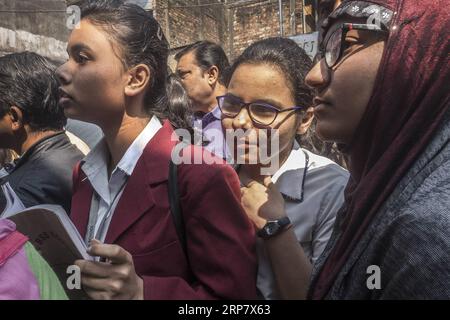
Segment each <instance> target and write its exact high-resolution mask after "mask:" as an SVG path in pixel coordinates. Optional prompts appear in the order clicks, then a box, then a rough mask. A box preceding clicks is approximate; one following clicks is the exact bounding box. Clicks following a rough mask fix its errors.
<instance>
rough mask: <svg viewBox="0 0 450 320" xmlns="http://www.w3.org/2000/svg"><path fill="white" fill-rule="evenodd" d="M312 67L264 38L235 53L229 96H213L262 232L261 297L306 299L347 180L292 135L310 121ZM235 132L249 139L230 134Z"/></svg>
mask: <svg viewBox="0 0 450 320" xmlns="http://www.w3.org/2000/svg"><path fill="white" fill-rule="evenodd" d="M310 68H311V60H310V59H309V57H308V56H307V55H306V53H305V52H304V51H303V49H301V48H300V47H299V46H298V45H297V44H296V43H295V42H294V41H292V40H289V39H283V38H271V39H267V40H262V41H259V42H256V43H254V44H253V45H251V46H250V47H248V48H247V49H246V50H245V51H244V52H243V53H242V55H241V56H240V57H239V58H237V60H236V61H235V63H234V65H233V66H232V68H231V73H230V77H231V78H230V83H229V90H228V93H227V94H226V95H225V96H221V97H218V98H217V99H218V103H219V107H220V109H221V111H222V115H223V116H222V124H223V128H224V130H225V134H226V137H227V142H228V143H229V147H230V151H232V152H233V159H232V161H233V163H234V164H235V165H236V168H237V172H238V173H239V177H240V180H241V185H242V205H243V206H244V208H245V210H246V212H247V215H248V217H249V218H250V220H251V221H252V222H253V225H254V227H255V229H256V230H257V233H258V236H259V237H258V239H257V249H258V258H259V268H258V269H259V270H258V278H257V287H258V290H259V293H260V295H261V296H262V297H264V298H266V299H280V298H287V299H298V298H304V297H305V295H306V289H307V287H308V284H309V271H310V269H311V264H312V263H314V261H315V260H317V258H318V257H319V256H320V254H321V253H322V251H323V249H324V247H325V245H326V243H327V240H328V238H329V236H330V233H331V230H332V225H333V222H334V217H335V214H336V212H337V210H338V209H339V207H340V205H341V204H342V202H343V189H344V186H345V184H346V183H347V179H348V175H347V172H346V171H345V170H344V169H342V168H341V167H339V166H338V165H337V164H335V163H334V162H332V161H331V160H329V159H326V158H323V157H320V156H318V155H316V154H313V153H311V152H309V151H308V150H306V149H303V148H302V147H301V146H300V145H299V144H298V143H297V142H296V140H295V137H296V135H297V134H301V135H304V134H306V132H307V131H308V128H309V126H310V124H311V121H312V119H313V115H312V108H310V106H311V105H312V94H311V92H310V90H309V89H308V88H307V86H306V85H305V83H304V78H305V76H306V73H307V72H308V70H309V69H310ZM239 131H240V132H241V133H245V134H246V136H237V135H236V138H234V137H233V136H232V134H236V133H237V132H239ZM255 137H259V138H260V139H257V138H255ZM264 137H267V141H265V140H264ZM274 140H276V142H278V145H275V146H274V145H272V142H273V141H274ZM263 149H264V150H263ZM265 149H269V150H267V154H268V155H269V157H268V159H265V155H266V151H265ZM252 151H256V155H255V153H254V152H252ZM261 151H264V152H261ZM266 160H270V161H266Z"/></svg>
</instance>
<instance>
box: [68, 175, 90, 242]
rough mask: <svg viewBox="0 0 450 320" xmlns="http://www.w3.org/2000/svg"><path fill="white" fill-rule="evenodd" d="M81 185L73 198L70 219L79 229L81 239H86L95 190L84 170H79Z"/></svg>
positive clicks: (78, 184) (78, 185)
mask: <svg viewBox="0 0 450 320" xmlns="http://www.w3.org/2000/svg"><path fill="white" fill-rule="evenodd" d="M78 181H79V183H77V186H76V187H77V189H76V192H75V193H74V194H73V196H72V207H71V210H70V219H71V220H72V222H73V224H74V225H75V227H76V228H77V230H78V232H79V233H80V235H81V237H82V238H83V239H84V237H85V235H86V229H87V225H88V220H89V211H90V208H91V201H92V195H93V193H94V189H93V188H92V186H91V184H90V183H89V180H88V179H87V177H86V175H85V174H84V172H83V171H82V170H79V177H78Z"/></svg>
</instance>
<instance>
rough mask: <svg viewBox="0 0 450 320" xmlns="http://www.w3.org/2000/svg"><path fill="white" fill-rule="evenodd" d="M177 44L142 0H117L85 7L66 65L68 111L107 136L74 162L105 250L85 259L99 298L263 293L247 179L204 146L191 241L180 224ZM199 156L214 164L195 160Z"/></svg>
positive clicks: (188, 168)
mask: <svg viewBox="0 0 450 320" xmlns="http://www.w3.org/2000/svg"><path fill="white" fill-rule="evenodd" d="M168 52H169V51H168V43H167V41H166V39H165V37H164V34H163V32H162V30H161V28H160V26H159V25H158V23H157V22H156V20H155V19H154V18H153V17H152V15H151V14H150V13H149V12H146V11H145V10H143V9H142V8H140V7H138V6H136V5H131V4H122V1H112V0H109V1H108V0H106V1H84V3H83V5H82V6H81V22H80V24H79V26H78V28H75V29H74V30H73V31H72V33H71V35H70V38H69V42H68V54H69V60H68V61H67V62H66V63H65V64H64V65H62V66H61V67H60V68H59V69H58V71H57V74H58V77H59V79H60V81H61V88H60V90H61V99H60V103H61V104H62V105H63V106H64V109H65V113H66V115H67V116H68V117H70V118H74V119H79V120H83V121H88V122H92V123H95V124H97V125H98V126H100V127H101V128H102V130H103V133H104V135H105V137H104V138H103V139H102V140H101V141H100V143H99V144H98V145H97V146H96V147H95V148H94V149H93V150H92V151H91V153H90V154H89V155H88V156H87V157H86V158H85V159H84V160H83V161H82V162H81V163H80V164H79V165H78V166H77V168H76V170H75V173H74V195H73V199H72V210H71V218H72V220H73V222H74V224H75V225H76V227H77V228H78V230H79V232H80V234H81V235H82V236H83V237H84V239H85V241H86V243H87V244H88V245H89V249H88V253H89V254H90V255H91V256H94V257H97V259H96V260H97V261H86V260H81V261H76V265H78V266H79V267H80V269H81V284H82V287H83V289H84V290H85V291H86V293H87V294H88V295H89V296H90V297H91V298H93V299H210V298H225V299H251V298H254V297H255V296H256V289H255V288H256V284H255V279H256V258H255V253H254V231H253V229H252V226H251V224H250V223H249V221H248V220H247V218H246V215H245V213H244V212H243V209H242V208H241V206H240V186H239V180H238V178H237V176H236V174H235V173H234V171H233V170H232V169H231V167H229V166H227V165H226V164H224V163H223V162H222V161H221V160H219V159H215V158H213V157H212V155H211V154H209V153H207V151H204V150H203V149H201V148H199V147H194V146H189V147H186V148H185V149H184V153H183V156H185V159H187V160H188V161H185V162H184V163H182V164H180V165H178V167H177V174H178V178H177V181H178V183H177V185H178V189H179V203H180V205H181V210H182V213H183V218H184V230H185V234H186V240H187V241H186V244H187V245H186V251H184V250H183V245H182V242H181V241H180V240H179V237H178V235H177V232H176V228H175V224H174V220H173V218H172V215H171V211H170V205H169V199H168V198H169V196H168V175H169V162H170V159H171V153H172V149H173V148H174V146H175V145H176V144H177V142H178V141H177V139H176V136H175V135H174V129H173V127H176V128H179V127H183V126H184V123H185V121H184V118H185V117H184V116H183V111H182V110H178V111H174V110H169V109H168V99H167V94H166V78H167V57H168ZM199 155H200V156H204V157H207V158H208V159H209V160H211V159H212V160H214V161H212V162H214V164H211V165H207V164H188V163H186V162H189V161H190V160H192V161H194V159H197V160H198V156H199ZM197 162H198V161H197ZM209 162H211V161H209ZM185 252H186V254H185Z"/></svg>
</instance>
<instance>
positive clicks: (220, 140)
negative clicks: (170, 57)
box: [175, 41, 229, 159]
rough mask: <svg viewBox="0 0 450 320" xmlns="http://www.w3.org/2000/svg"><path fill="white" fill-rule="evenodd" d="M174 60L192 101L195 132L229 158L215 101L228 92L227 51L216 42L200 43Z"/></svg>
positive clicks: (178, 54) (207, 145)
mask: <svg viewBox="0 0 450 320" xmlns="http://www.w3.org/2000/svg"><path fill="white" fill-rule="evenodd" d="M175 60H176V61H177V70H176V73H177V75H178V77H179V78H180V79H181V83H182V84H183V87H184V88H185V89H186V92H187V94H188V96H189V99H190V100H191V102H192V108H193V110H192V111H193V113H194V121H193V127H194V130H196V131H198V132H199V133H201V134H202V136H203V145H204V146H205V148H206V149H208V150H209V151H211V152H212V153H214V154H215V155H216V156H218V157H221V158H223V159H226V158H227V154H228V152H227V145H226V141H225V138H224V134H223V130H222V123H221V121H220V119H221V112H220V109H219V107H218V106H217V100H216V97H217V96H221V95H224V94H225V93H226V91H227V88H226V71H227V69H228V67H229V62H228V58H227V56H226V54H225V52H224V51H223V49H222V47H220V46H219V45H217V44H215V43H213V42H210V41H199V42H196V43H194V44H191V45H189V46H187V47H185V48H183V49H182V50H181V51H179V52H178V53H177V54H176V55H175Z"/></svg>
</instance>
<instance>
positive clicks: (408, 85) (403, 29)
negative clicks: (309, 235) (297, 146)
mask: <svg viewBox="0 0 450 320" xmlns="http://www.w3.org/2000/svg"><path fill="white" fill-rule="evenodd" d="M446 7H447V3H446V2H445V1H415V0H404V1H399V0H372V1H367V2H366V1H343V2H342V4H341V5H340V6H339V7H338V8H336V9H335V10H334V12H333V13H332V14H331V15H330V16H329V17H328V19H327V20H325V21H324V23H323V26H322V34H323V40H322V50H323V54H322V57H321V59H320V62H319V63H317V64H316V65H315V66H314V68H313V69H312V70H311V71H310V73H309V74H308V76H307V78H306V82H307V84H308V85H309V86H311V87H312V88H314V89H315V91H316V96H315V98H314V105H315V109H314V113H315V115H316V117H317V121H318V122H317V132H318V134H319V135H320V136H321V137H322V138H323V139H325V140H328V141H335V142H338V143H339V144H340V146H341V150H342V151H343V152H344V153H345V154H346V156H347V158H348V160H349V161H348V163H349V171H350V174H351V177H350V180H349V184H348V185H347V187H346V190H345V204H344V206H342V208H341V210H340V211H339V213H338V215H337V218H336V225H335V228H334V231H333V234H332V236H331V238H330V241H329V244H328V245H327V248H326V249H325V250H324V253H323V255H322V256H321V257H320V258H319V260H318V261H317V263H316V265H315V266H314V271H313V275H312V284H311V287H310V290H309V297H310V298H313V299H449V298H450V233H449V230H450V214H449V212H450V209H449V208H450V187H449V186H450V144H449V137H450V115H449V94H448V92H449V91H448V85H449V82H450V73H449V67H448V52H449V51H450V44H449V42H448V29H449V21H448V14H447V12H448V11H446V10H445V8H446Z"/></svg>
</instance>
